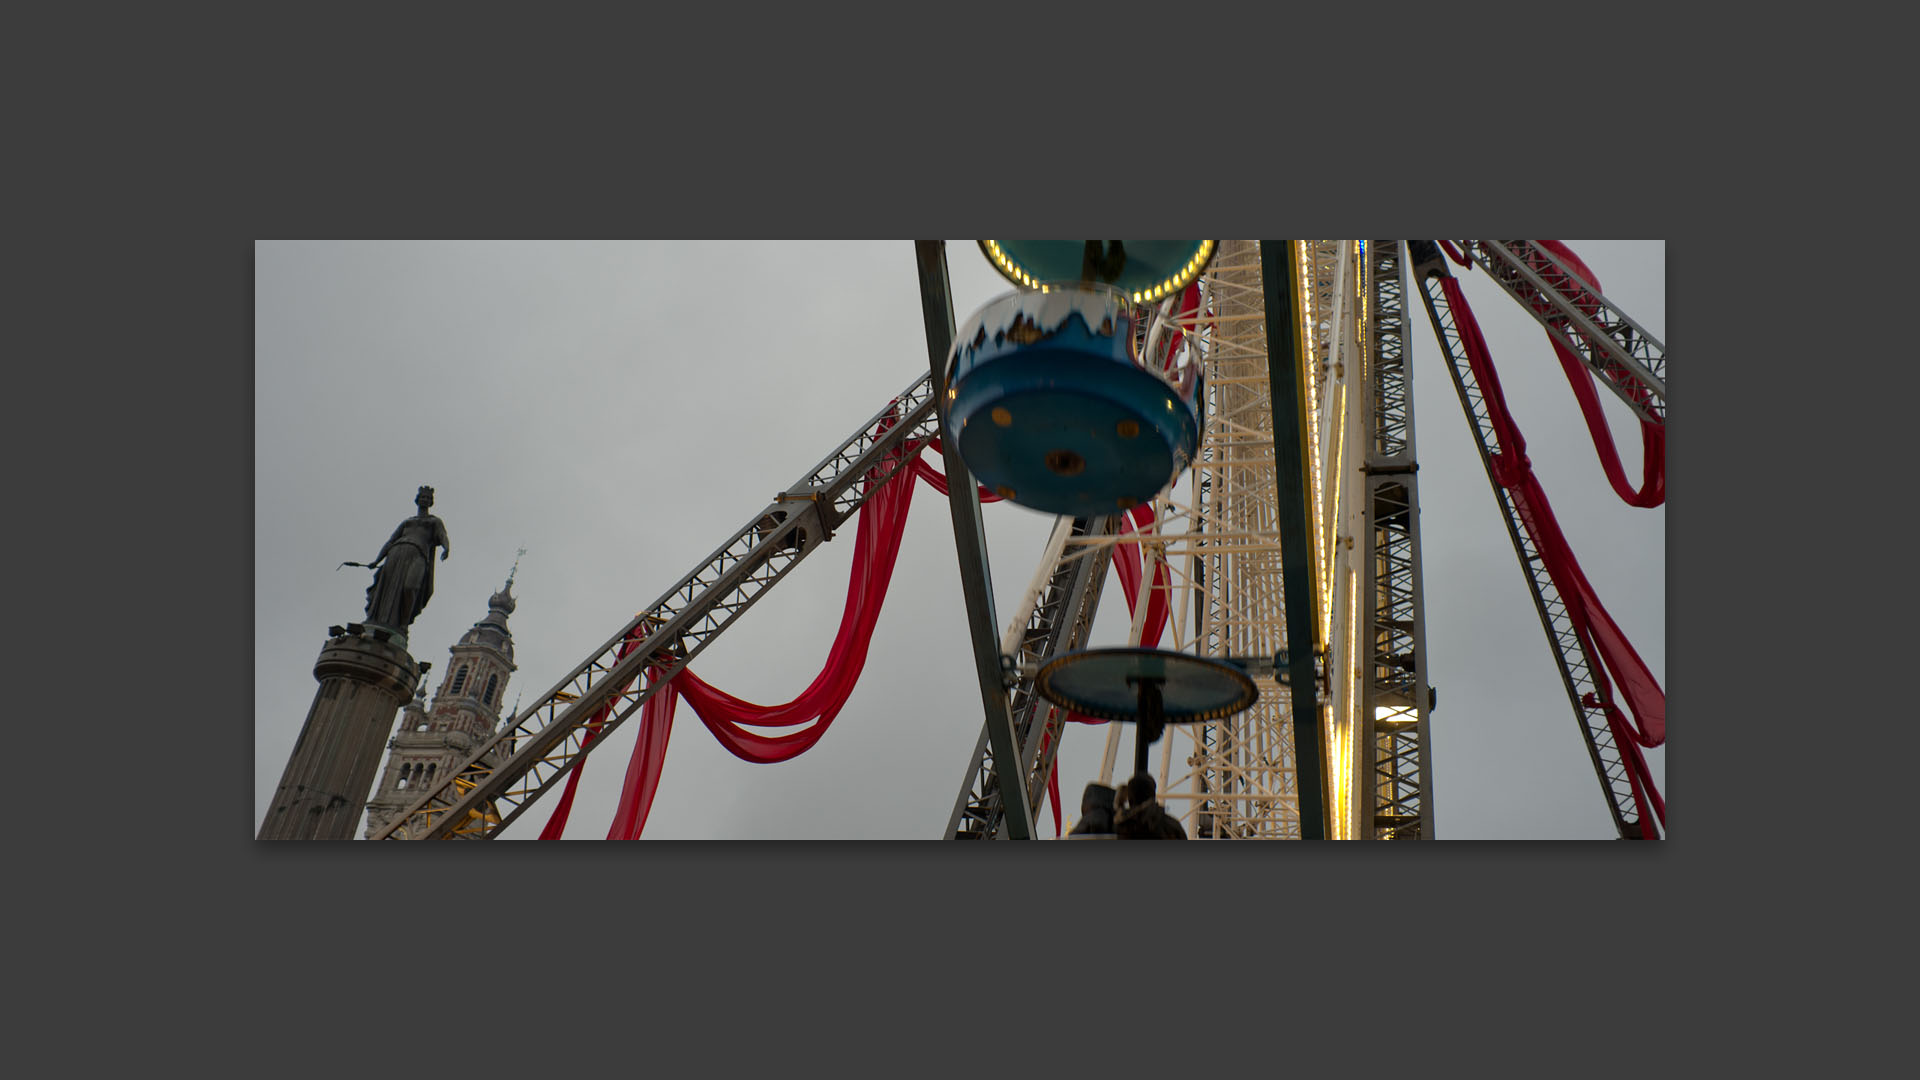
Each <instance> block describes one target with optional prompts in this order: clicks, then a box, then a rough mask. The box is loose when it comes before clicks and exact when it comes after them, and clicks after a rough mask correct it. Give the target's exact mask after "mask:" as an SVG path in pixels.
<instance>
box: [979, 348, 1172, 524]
mask: <svg viewBox="0 0 1920 1080" xmlns="http://www.w3.org/2000/svg"><path fill="white" fill-rule="evenodd" d="M1049 359H1050V361H1051V362H1046V361H1043V362H1040V363H1029V364H1024V365H1022V364H1014V363H1010V362H1002V363H1001V364H998V365H994V366H993V367H992V368H989V369H983V370H981V371H979V372H976V373H975V374H974V375H973V376H972V377H971V378H969V379H967V380H966V381H965V382H964V383H963V384H961V385H959V386H957V387H955V395H954V396H955V400H954V402H953V404H952V406H951V407H950V409H949V414H948V417H949V423H950V424H951V425H952V426H954V427H956V428H957V429H958V430H959V449H960V456H961V457H962V458H963V459H965V461H966V463H967V468H968V469H969V470H971V471H972V472H973V474H974V476H975V477H977V478H979V480H980V482H981V483H983V484H985V485H986V486H987V487H989V488H992V489H999V488H1002V487H1005V488H1010V489H1012V490H1014V491H1016V492H1018V493H1019V494H1018V496H1017V497H1015V498H1014V501H1015V502H1017V503H1019V504H1020V505H1021V506H1025V507H1027V508H1029V509H1032V510H1038V511H1041V512H1043V513H1049V514H1065V515H1067V516H1069V517H1098V516H1104V515H1107V514H1115V513H1119V512H1120V511H1122V510H1127V509H1130V508H1132V507H1134V506H1136V505H1138V504H1140V503H1144V502H1148V501H1150V500H1152V499H1153V497H1154V496H1155V495H1157V494H1159V493H1160V492H1161V491H1162V490H1164V489H1165V488H1166V486H1167V485H1168V484H1169V483H1171V482H1172V481H1173V480H1174V479H1175V478H1177V477H1178V476H1179V475H1180V473H1181V472H1183V471H1184V470H1185V469H1186V467H1187V464H1188V463H1189V462H1190V461H1192V459H1193V453H1194V450H1195V448H1196V447H1197V445H1198V443H1199V435H1200V431H1199V424H1198V423H1197V421H1196V417H1195V415H1194V412H1193V409H1192V408H1191V407H1190V406H1189V405H1188V404H1187V402H1186V401H1184V400H1182V398H1181V397H1180V394H1179V393H1178V392H1177V391H1175V390H1174V389H1173V388H1171V387H1170V386H1168V385H1167V383H1166V382H1164V381H1163V380H1161V379H1159V378H1156V377H1155V376H1153V375H1150V374H1148V373H1147V372H1144V371H1141V370H1139V369H1138V368H1130V367H1124V366H1120V365H1116V364H1113V363H1111V362H1105V361H1082V360H1079V359H1078V358H1061V357H1053V358H1049Z"/></svg>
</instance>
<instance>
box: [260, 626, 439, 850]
mask: <svg viewBox="0 0 1920 1080" xmlns="http://www.w3.org/2000/svg"><path fill="white" fill-rule="evenodd" d="M373 633H375V631H369V633H367V634H365V635H360V634H343V635H341V636H339V637H335V638H331V639H329V640H328V641H327V643H326V645H325V646H324V647H323V648H321V650H320V657H319V659H318V660H317V661H315V662H314V665H313V677H314V678H316V679H318V680H320V690H319V692H317V693H315V694H314V696H313V708H311V709H309V710H308V712H307V722H306V725H305V726H303V727H302V728H301V729H300V738H299V740H298V741H296V742H295V743H294V744H293V755H292V757H290V758H289V759H288V760H287V770H286V772H285V773H284V774H283V775H282V776H281V777H280V787H279V788H278V789H277V790H276V791H275V792H274V794H273V803H272V805H271V806H269V807H268V808H267V818H266V820H265V821H264V822H262V823H261V825H260V837H259V838H260V839H262V840H351V839H353V832H354V829H355V827H356V826H357V825H358V824H359V822H360V816H361V814H362V813H363V812H364V811H365V810H366V806H367V796H368V794H369V793H370V792H371V791H372V790H373V781H374V776H375V774H376V773H378V772H379V770H380V756H381V754H382V753H383V752H384V751H385V750H386V746H387V739H388V738H389V737H390V736H391V735H392V733H393V719H394V715H395V714H396V713H398V712H399V711H400V707H401V706H402V705H404V704H406V703H407V702H408V701H409V700H411V699H412V697H413V691H414V688H415V687H416V686H418V685H419V682H420V668H419V666H418V665H416V664H415V663H414V660H413V657H411V656H409V655H407V651H406V649H404V648H402V647H400V646H399V645H397V644H395V643H394V642H392V641H390V640H386V639H385V638H384V637H380V638H376V637H374V636H373ZM402 640H404V639H402Z"/></svg>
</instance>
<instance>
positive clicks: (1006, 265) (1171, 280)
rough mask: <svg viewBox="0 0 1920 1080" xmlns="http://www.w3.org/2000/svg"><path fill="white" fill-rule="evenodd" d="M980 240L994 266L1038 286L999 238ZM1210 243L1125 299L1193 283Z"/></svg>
mask: <svg viewBox="0 0 1920 1080" xmlns="http://www.w3.org/2000/svg"><path fill="white" fill-rule="evenodd" d="M981 244H982V245H983V246H984V247H985V248H986V251H987V257H988V258H989V259H991V260H993V265H994V266H995V268H997V269H998V270H999V271H1000V272H1001V273H1002V274H1004V275H1006V276H1007V277H1008V278H1010V279H1012V280H1013V281H1014V282H1015V283H1016V284H1019V285H1023V286H1025V287H1026V288H1029V289H1034V288H1038V287H1039V286H1040V282H1039V280H1038V279H1036V278H1034V276H1033V275H1031V274H1029V273H1027V272H1026V270H1025V269H1024V268H1022V267H1021V266H1020V264H1019V263H1016V262H1014V261H1013V259H1012V258H1011V257H1009V256H1008V255H1007V253H1006V252H1005V251H1004V250H1002V249H1001V247H1000V242H999V241H997V240H983V241H981ZM1213 246H1214V242H1213V241H1212V240H1202V241H1200V250H1199V251H1197V252H1195V253H1194V255H1193V257H1192V258H1190V259H1188V260H1187V262H1186V265H1184V266H1182V267H1181V268H1180V269H1179V271H1178V272H1176V273H1174V274H1172V275H1170V276H1169V277H1166V278H1163V279H1162V280H1161V282H1160V284H1158V285H1155V286H1154V287H1153V288H1151V289H1136V290H1134V291H1133V292H1131V293H1129V294H1128V295H1127V299H1129V300H1131V301H1133V302H1134V303H1136V304H1144V303H1150V302H1152V301H1155V300H1160V299H1163V298H1164V297H1167V296H1170V295H1172V294H1173V293H1176V292H1179V291H1180V290H1181V289H1184V288H1186V287H1187V286H1188V285H1191V284H1193V280H1194V279H1195V278H1197V277H1199V276H1200V271H1201V270H1203V269H1205V268H1206V265H1207V262H1208V260H1210V259H1212V258H1213Z"/></svg>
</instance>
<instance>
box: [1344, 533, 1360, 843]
mask: <svg viewBox="0 0 1920 1080" xmlns="http://www.w3.org/2000/svg"><path fill="white" fill-rule="evenodd" d="M1359 650H1360V585H1359V577H1358V575H1357V574H1356V573H1355V572H1354V570H1353V568H1352V567H1348V568H1347V661H1348V663H1349V664H1350V665H1352V671H1353V676H1352V677H1351V678H1349V679H1348V680H1347V730H1346V732H1345V733H1344V734H1343V735H1342V736H1341V739H1340V744H1341V748H1340V772H1341V776H1340V832H1341V834H1342V835H1341V837H1340V839H1342V840H1351V839H1353V831H1352V822H1351V819H1352V817H1353V730H1354V728H1353V720H1354V702H1355V699H1356V698H1357V697H1358V696H1359V695H1358V691H1359V689H1360V657H1359Z"/></svg>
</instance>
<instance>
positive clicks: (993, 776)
mask: <svg viewBox="0 0 1920 1080" xmlns="http://www.w3.org/2000/svg"><path fill="white" fill-rule="evenodd" d="M1061 525H1062V526H1064V527H1065V528H1066V533H1067V534H1066V536H1065V537H1064V538H1061V539H1062V542H1061V543H1059V545H1058V549H1057V550H1056V549H1055V548H1054V547H1053V546H1049V549H1048V556H1049V561H1051V562H1052V567H1051V571H1050V572H1048V573H1047V574H1046V577H1045V578H1044V580H1043V581H1041V582H1039V583H1038V584H1039V588H1038V589H1037V590H1036V592H1035V594H1034V595H1033V597H1032V598H1031V599H1032V606H1031V608H1030V612H1029V614H1028V615H1027V617H1026V619H1025V620H1024V621H1023V622H1017V623H1016V624H1015V625H1012V626H1009V627H1008V631H1009V633H1008V635H1007V637H1006V638H1003V639H1002V641H1001V654H1002V655H1004V656H1010V657H1011V658H1012V660H1013V664H1014V668H1013V670H1014V671H1015V672H1017V673H1018V674H1017V675H1016V676H1014V677H1015V678H1016V679H1017V681H1015V682H1014V683H1013V684H1012V686H1011V687H1010V688H1009V691H1008V696H1009V699H1010V701H1011V703H1012V708H1013V726H1014V732H1015V733H1016V735H1017V736H1018V738H1019V742H1020V760H1021V763H1022V765H1023V771H1024V772H1025V774H1026V777H1027V803H1028V805H1029V806H1035V807H1037V806H1039V805H1040V800H1041V796H1042V794H1043V793H1044V792H1045V791H1046V786H1047V774H1048V773H1050V772H1051V771H1052V770H1053V761H1054V756H1055V754H1057V753H1058V752H1059V749H1060V739H1061V737H1062V735H1063V731H1062V729H1063V728H1064V727H1065V726H1066V723H1065V721H1066V718H1065V717H1064V716H1063V715H1062V714H1061V713H1060V710H1059V709H1058V707H1056V706H1054V705H1052V704H1050V703H1049V702H1047V701H1046V700H1045V699H1043V698H1041V697H1040V695H1038V694H1036V693H1034V690H1033V677H1032V673H1033V672H1035V671H1037V670H1038V669H1039V666H1040V665H1041V664H1042V663H1044V662H1045V661H1047V660H1049V659H1052V658H1053V657H1054V656H1057V655H1059V654H1060V653H1064V652H1071V651H1072V650H1074V649H1078V648H1080V647H1082V646H1084V645H1085V644H1086V643H1087V636H1088V634H1089V633H1090V632H1091V631H1092V629H1093V616H1094V613H1095V611H1097V610H1098V608H1099V605H1100V590H1101V587H1102V586H1103V585H1104V584H1105V582H1106V579H1107V567H1108V565H1109V563H1110V562H1111V559H1110V557H1109V555H1108V552H1107V549H1106V548H1105V547H1104V546H1098V545H1094V546H1089V545H1087V544H1086V543H1085V541H1086V540H1089V539H1097V538H1099V537H1102V536H1107V535H1110V534H1111V533H1112V531H1113V519H1112V518H1093V519H1089V518H1074V519H1072V520H1071V521H1068V520H1066V519H1062V521H1061ZM1042 569H1043V570H1044V569H1046V568H1044V567H1043V568H1042ZM1036 717H1038V718H1039V721H1040V722H1039V723H1037V724H1036V723H1035V722H1034V721H1035V718H1036ZM1043 743H1044V744H1045V745H1044V746H1043V745H1042V744H1043ZM1063 797H1064V796H1063ZM1005 835H1006V811H1005V808H1004V807H1003V805H1002V803H1001V798H1000V772H999V767H998V763H997V761H996V759H995V758H994V755H993V748H992V746H991V745H990V740H988V738H987V730H986V728H985V726H982V727H981V729H980V737H979V739H978V740H977V741H976V742H975V745H974V751H973V760H972V761H971V762H970V763H969V765H968V767H967V772H966V778H965V780H964V781H963V782H962V784H961V790H960V797H959V799H958V800H956V801H955V803H954V807H953V813H952V815H951V816H949V817H948V819H947V831H946V833H945V834H944V837H945V839H948V840H991V839H996V838H1000V837H1003V836H1005Z"/></svg>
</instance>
